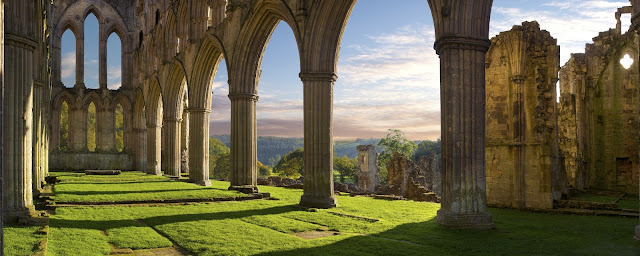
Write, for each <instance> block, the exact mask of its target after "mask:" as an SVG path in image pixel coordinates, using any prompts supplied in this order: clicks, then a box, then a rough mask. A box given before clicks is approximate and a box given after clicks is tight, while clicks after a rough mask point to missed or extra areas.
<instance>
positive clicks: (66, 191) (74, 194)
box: [51, 172, 244, 202]
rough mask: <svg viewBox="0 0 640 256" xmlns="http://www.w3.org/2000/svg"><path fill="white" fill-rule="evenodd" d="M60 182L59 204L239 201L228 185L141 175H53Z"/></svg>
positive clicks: (135, 173)
mask: <svg viewBox="0 0 640 256" xmlns="http://www.w3.org/2000/svg"><path fill="white" fill-rule="evenodd" d="M51 174H52V175H55V176H57V177H58V179H59V180H60V182H59V183H58V184H56V185H55V186H54V191H55V196H56V198H55V200H56V202H118V201H144V200H166V199H200V198H202V199H206V198H225V197H239V196H244V194H242V193H240V192H237V191H229V190H227V188H228V187H229V186H228V185H226V186H223V184H219V183H216V186H211V187H202V186H198V185H195V184H191V183H186V182H182V181H177V180H172V179H170V178H168V177H164V176H155V175H147V174H145V173H142V172H123V173H122V174H120V175H85V174H84V173H73V172H51Z"/></svg>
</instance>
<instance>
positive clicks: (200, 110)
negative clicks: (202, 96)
mask: <svg viewBox="0 0 640 256" xmlns="http://www.w3.org/2000/svg"><path fill="white" fill-rule="evenodd" d="M185 110H186V111H187V112H189V113H211V109H208V108H187V109H185Z"/></svg>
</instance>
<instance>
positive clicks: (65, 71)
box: [60, 52, 76, 87]
mask: <svg viewBox="0 0 640 256" xmlns="http://www.w3.org/2000/svg"><path fill="white" fill-rule="evenodd" d="M60 64H61V67H60V68H61V70H60V78H61V79H62V81H64V82H70V83H71V84H67V85H66V86H68V87H71V86H73V84H74V83H75V73H76V53H75V52H69V53H67V54H65V55H64V56H62V60H61V63H60Z"/></svg>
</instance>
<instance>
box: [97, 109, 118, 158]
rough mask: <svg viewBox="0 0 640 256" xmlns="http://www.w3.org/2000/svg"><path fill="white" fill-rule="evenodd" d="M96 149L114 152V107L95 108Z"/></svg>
mask: <svg viewBox="0 0 640 256" xmlns="http://www.w3.org/2000/svg"><path fill="white" fill-rule="evenodd" d="M96 121H97V129H96V151H98V152H116V128H115V126H116V120H115V112H114V109H111V108H109V107H105V109H102V110H100V109H97V110H96Z"/></svg>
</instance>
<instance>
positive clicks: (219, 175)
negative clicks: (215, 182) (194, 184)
mask: <svg viewBox="0 0 640 256" xmlns="http://www.w3.org/2000/svg"><path fill="white" fill-rule="evenodd" d="M210 176H211V177H212V178H214V179H229V178H230V177H231V161H230V160H229V153H223V154H220V155H218V157H217V158H216V165H215V167H214V168H213V172H212V173H211V175H210Z"/></svg>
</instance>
